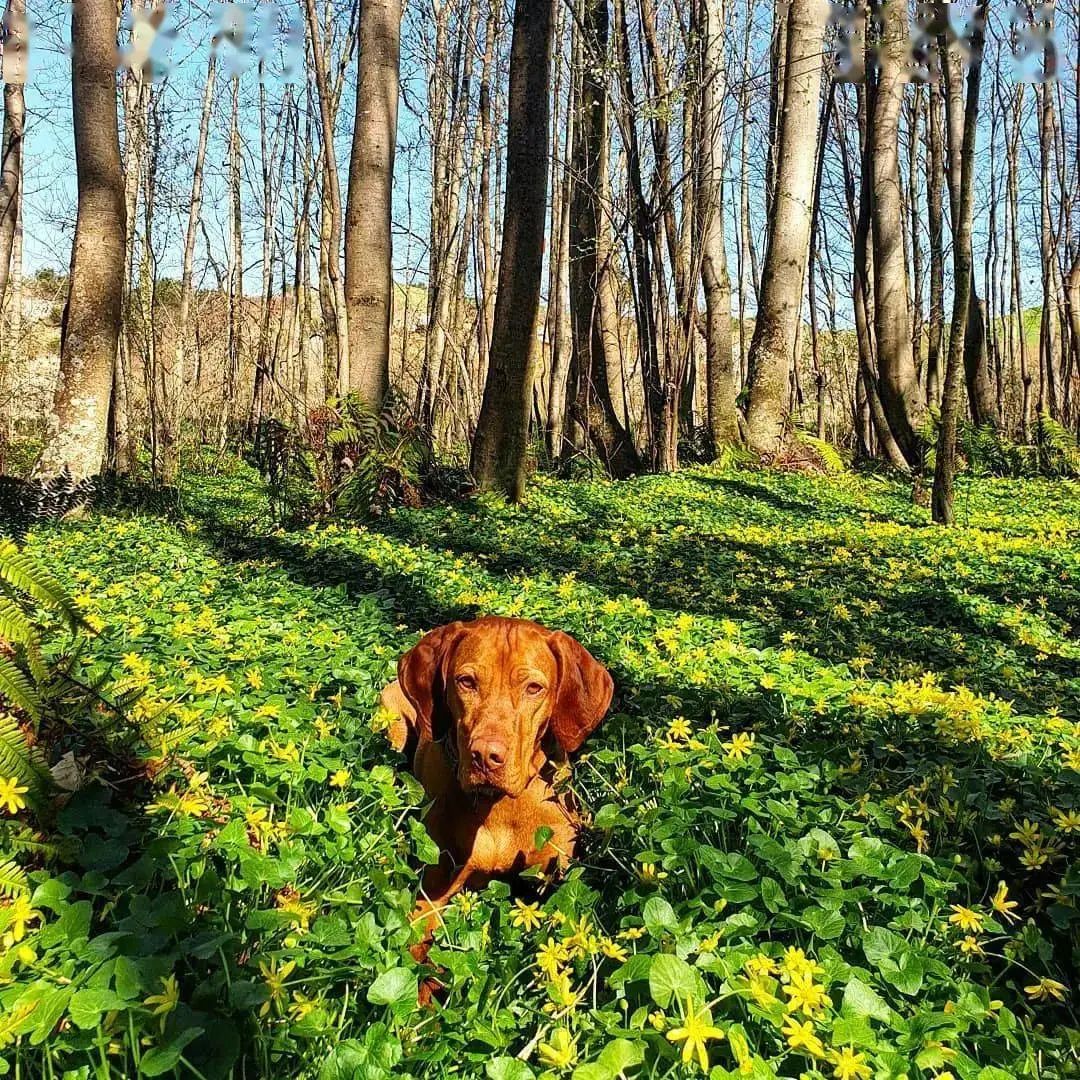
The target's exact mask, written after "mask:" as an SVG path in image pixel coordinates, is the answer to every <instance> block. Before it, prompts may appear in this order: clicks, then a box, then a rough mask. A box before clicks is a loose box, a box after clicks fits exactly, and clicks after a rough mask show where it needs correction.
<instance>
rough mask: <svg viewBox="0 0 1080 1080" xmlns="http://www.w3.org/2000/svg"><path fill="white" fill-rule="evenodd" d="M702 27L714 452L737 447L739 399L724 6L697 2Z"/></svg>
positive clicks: (703, 221) (704, 276)
mask: <svg viewBox="0 0 1080 1080" xmlns="http://www.w3.org/2000/svg"><path fill="white" fill-rule="evenodd" d="M698 3H699V4H700V10H701V22H702V28H701V31H702V44H701V53H702V65H701V83H702V87H701V113H700V117H699V126H698V131H699V133H700V149H699V153H698V158H699V161H700V167H701V170H702V174H701V183H700V184H699V186H698V199H699V205H698V217H699V224H700V228H701V248H702V250H701V285H702V288H703V289H704V292H705V388H706V406H707V414H708V420H709V434H710V435H711V436H712V443H713V449H714V451H719V449H720V448H721V447H722V446H729V445H732V444H734V443H737V442H738V441H739V417H738V411H737V409H736V406H735V398H736V395H737V393H738V379H737V377H736V372H735V365H734V355H733V349H732V340H731V339H732V334H731V277H730V275H729V274H728V262H727V248H726V245H725V243H724V200H723V191H724V186H723V185H724V164H725V152H724V139H725V133H724V126H723V109H724V101H725V98H726V97H727V80H726V70H727V69H726V67H725V64H724V17H725V14H726V13H725V10H724V0H698Z"/></svg>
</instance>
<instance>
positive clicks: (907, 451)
mask: <svg viewBox="0 0 1080 1080" xmlns="http://www.w3.org/2000/svg"><path fill="white" fill-rule="evenodd" d="M874 11H875V15H876V16H877V18H878V19H879V20H880V35H881V36H880V40H879V43H878V58H879V66H878V77H877V80H876V83H875V84H874V85H873V90H872V94H871V97H872V102H873V104H872V108H871V109H870V118H871V119H870V138H869V140H868V143H867V149H868V151H869V156H870V161H869V168H870V173H871V177H872V181H871V202H870V222H871V229H872V232H873V239H874V257H873V267H874V339H875V341H876V343H877V366H878V388H879V391H880V393H881V404H882V405H883V406H884V408H885V415H886V416H887V417H888V420H889V427H890V428H891V429H892V433H893V435H894V437H895V438H896V442H897V444H898V445H899V447H900V450H901V451H902V453H903V455H904V458H905V460H906V461H907V463H908V464H909V465H910V466H911V468H912V469H915V470H918V469H920V468H922V463H923V454H924V447H923V440H922V436H921V434H920V429H921V427H922V422H923V414H924V412H925V404H924V401H923V398H922V394H921V393H920V390H919V380H918V375H917V373H916V370H915V363H914V360H913V359H912V355H911V310H910V308H909V306H908V275H907V262H906V259H905V257H904V247H903V225H904V209H903V201H902V199H901V197H900V153H899V151H900V140H899V135H900V110H901V106H902V104H903V100H904V86H905V85H906V79H907V73H908V67H907V47H908V46H907V7H906V5H905V4H903V3H902V2H901V0H886V2H885V3H884V4H880V3H878V2H876V0H875V3H874ZM863 167H864V168H867V164H866V163H864V165H863Z"/></svg>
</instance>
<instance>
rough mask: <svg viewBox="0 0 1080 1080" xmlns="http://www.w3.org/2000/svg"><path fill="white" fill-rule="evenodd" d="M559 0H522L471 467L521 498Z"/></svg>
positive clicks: (487, 485)
mask: <svg viewBox="0 0 1080 1080" xmlns="http://www.w3.org/2000/svg"><path fill="white" fill-rule="evenodd" d="M554 14H555V13H554V0H516V3H515V5H514V32H513V39H512V43H511V48H510V97H509V108H508V118H507V124H508V130H507V158H506V203H505V208H504V212H503V239H502V256H501V259H500V264H499V288H498V293H497V298H496V301H495V320H494V325H493V328H492V341H491V364H490V367H489V370H488V377H487V382H486V384H485V386H484V399H483V403H482V405H481V407H480V417H479V420H478V422H477V425H476V438H475V441H474V443H473V450H472V463H471V464H472V472H473V476H474V477H475V479H476V482H477V483H478V484H479V486H480V487H481V488H482V489H489V490H490V489H494V490H498V491H501V492H503V493H505V494H506V495H507V496H508V497H509V498H511V499H513V500H515V501H520V500H521V498H522V497H523V496H524V493H525V479H526V450H527V448H528V436H529V430H528V429H529V414H530V411H531V408H532V385H533V378H534V374H535V369H536V322H537V315H538V313H539V310H540V286H541V281H542V276H543V265H544V225H545V219H546V217H547V187H548V154H549V152H550V146H551V144H550V140H549V134H548V120H549V115H550V109H551V102H550V93H551V47H552V31H553V28H554V22H555V19H554Z"/></svg>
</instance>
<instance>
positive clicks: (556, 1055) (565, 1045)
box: [539, 1027, 577, 1069]
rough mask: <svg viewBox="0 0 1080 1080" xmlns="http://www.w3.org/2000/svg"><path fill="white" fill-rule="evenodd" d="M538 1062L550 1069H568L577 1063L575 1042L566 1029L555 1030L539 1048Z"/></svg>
mask: <svg viewBox="0 0 1080 1080" xmlns="http://www.w3.org/2000/svg"><path fill="white" fill-rule="evenodd" d="M539 1050H540V1060H541V1061H542V1062H543V1063H544V1064H545V1065H547V1066H549V1067H550V1068H552V1069H569V1068H570V1066H571V1065H573V1064H574V1062H575V1061H577V1040H575V1039H574V1038H573V1037H572V1036H571V1035H570V1032H569V1031H567V1029H566V1028H563V1027H561V1028H556V1029H555V1030H554V1031H553V1032H552V1033H551V1039H550V1040H549V1041H548V1042H543V1043H541V1044H540V1046H539Z"/></svg>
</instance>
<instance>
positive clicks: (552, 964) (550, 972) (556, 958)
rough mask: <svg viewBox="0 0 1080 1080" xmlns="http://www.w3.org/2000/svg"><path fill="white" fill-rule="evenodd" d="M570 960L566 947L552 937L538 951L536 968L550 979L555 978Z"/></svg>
mask: <svg viewBox="0 0 1080 1080" xmlns="http://www.w3.org/2000/svg"><path fill="white" fill-rule="evenodd" d="M569 958H570V957H569V955H568V954H567V950H566V947H565V946H564V945H562V944H561V943H560V942H558V941H556V940H555V939H554V938H551V937H549V938H548V939H547V941H545V942H544V944H543V945H541V946H540V948H539V949H537V950H536V966H537V967H538V968H539V969H540V970H541V971H542V972H543V973H544V974H545V975H547V976H549V977H554V975H555V973H556V972H557V971H558V970H559V968H560V967H562V965H563V964H565V963H566V961H567V960H568V959H569Z"/></svg>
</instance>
